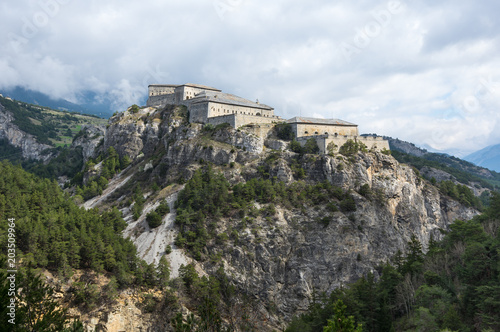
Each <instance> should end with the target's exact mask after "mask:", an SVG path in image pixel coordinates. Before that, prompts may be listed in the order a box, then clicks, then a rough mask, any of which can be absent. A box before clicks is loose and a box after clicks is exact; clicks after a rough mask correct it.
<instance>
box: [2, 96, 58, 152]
mask: <svg viewBox="0 0 500 332" xmlns="http://www.w3.org/2000/svg"><path fill="white" fill-rule="evenodd" d="M13 120H14V117H13V115H12V114H11V113H10V112H9V111H7V110H6V109H5V108H4V106H3V105H2V104H0V138H3V139H6V140H7V141H8V142H9V143H10V144H11V145H13V146H15V147H17V148H21V150H22V153H23V157H24V158H26V159H36V160H40V161H47V160H49V159H50V158H52V157H53V155H52V154H51V153H44V151H45V150H47V149H50V148H51V146H49V145H47V144H41V143H39V142H38V141H37V140H36V139H35V137H34V136H33V135H30V134H28V133H25V132H24V131H22V130H20V129H19V127H18V126H16V125H15V124H13V123H12V121H13Z"/></svg>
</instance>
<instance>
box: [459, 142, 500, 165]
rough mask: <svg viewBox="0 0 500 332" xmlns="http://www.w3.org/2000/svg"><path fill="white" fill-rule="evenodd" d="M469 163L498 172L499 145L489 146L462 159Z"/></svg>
mask: <svg viewBox="0 0 500 332" xmlns="http://www.w3.org/2000/svg"><path fill="white" fill-rule="evenodd" d="M464 160H467V161H469V162H471V163H474V164H476V165H478V166H481V167H486V168H489V169H492V170H494V171H497V172H500V144H495V145H490V146H487V147H485V148H483V149H481V150H478V151H476V152H474V153H471V154H469V155H467V156H465V157H464Z"/></svg>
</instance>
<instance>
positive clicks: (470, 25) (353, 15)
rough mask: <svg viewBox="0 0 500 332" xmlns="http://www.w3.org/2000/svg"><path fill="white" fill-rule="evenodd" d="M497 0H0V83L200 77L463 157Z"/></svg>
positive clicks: (126, 86) (494, 32)
mask: <svg viewBox="0 0 500 332" xmlns="http://www.w3.org/2000/svg"><path fill="white" fill-rule="evenodd" d="M499 12H500V2H498V0H482V1H472V0H467V1H466V0H454V1H451V0H443V1H431V0H421V1H409V0H402V1H378V0H371V1H366V0H337V1H327V0H312V1H308V2H306V1H297V0H286V1H285V0H274V1H262V0H198V1H194V0H182V1H181V0H175V1H174V0H162V1H159V0H142V1H130V0H120V1H118V0H107V1H97V0H87V1H78V0H25V1H7V0H2V1H1V2H0V89H6V88H9V87H13V86H16V85H22V86H24V87H26V88H29V89H33V90H38V91H41V92H44V93H46V94H49V95H50V96H52V97H54V98H60V97H62V98H66V99H68V100H70V101H75V102H78V99H79V98H80V96H81V93H82V92H83V91H93V92H96V93H97V94H98V96H99V97H100V98H102V99H103V100H111V101H112V105H113V108H115V109H118V110H123V109H124V108H125V107H126V106H128V105H131V104H133V103H139V102H141V101H143V100H144V98H145V96H146V94H147V85H148V84H152V83H174V84H181V83H199V84H205V85H210V86H214V87H217V88H219V89H222V90H223V91H225V92H229V93H233V94H236V95H240V96H242V97H245V98H248V99H251V100H255V99H259V101H260V102H262V103H266V104H268V105H271V106H273V107H274V108H275V110H276V114H278V115H281V116H282V117H284V118H291V117H293V116H296V115H302V116H311V117H323V118H332V117H334V118H341V119H343V120H347V121H350V122H354V123H357V124H359V128H360V132H361V133H377V134H379V135H388V136H392V137H399V138H401V139H404V140H408V141H411V142H414V143H416V144H417V145H419V146H425V147H430V148H433V149H437V150H444V151H448V152H454V153H455V154H456V155H458V156H463V155H464V154H467V153H468V152H472V151H474V150H478V149H480V148H483V147H485V146H487V145H492V144H498V143H500V130H499V129H500V128H499V126H500V125H499V119H500V112H499V111H498V110H499V106H500V58H499V57H498V54H499V46H500V45H499V41H500V29H499V25H500V23H499V22H500V20H498V17H497V16H498V13H499Z"/></svg>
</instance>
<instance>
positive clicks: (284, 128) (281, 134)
mask: <svg viewBox="0 0 500 332" xmlns="http://www.w3.org/2000/svg"><path fill="white" fill-rule="evenodd" d="M275 128H276V136H278V138H279V139H282V140H284V141H291V140H292V139H294V137H295V134H294V133H293V130H292V125H291V124H289V123H278V124H277V125H276V126H275Z"/></svg>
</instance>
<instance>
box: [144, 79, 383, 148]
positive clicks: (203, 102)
mask: <svg viewBox="0 0 500 332" xmlns="http://www.w3.org/2000/svg"><path fill="white" fill-rule="evenodd" d="M148 88H149V98H148V101H147V106H153V107H164V106H165V105H169V104H173V105H185V106H186V107H187V108H188V110H189V121H190V122H198V123H210V124H213V125H218V124H221V123H229V124H230V125H231V126H232V127H234V128H238V127H241V126H244V125H249V124H253V125H269V124H272V123H278V122H285V120H284V119H282V118H281V117H279V116H276V115H274V109H273V108H272V107H270V106H268V105H265V104H261V103H259V102H258V101H256V102H253V101H250V100H247V99H244V98H241V97H238V96H235V95H232V94H229V93H224V92H222V91H221V90H219V89H216V88H212V87H209V86H204V85H199V84H183V85H173V84H151V85H149V87H148ZM286 122H288V123H289V124H290V125H291V126H292V130H293V133H294V134H295V137H296V139H297V141H298V142H300V143H301V144H305V142H306V141H307V140H309V139H311V138H312V139H314V140H316V143H317V144H318V147H319V148H320V151H321V152H322V153H326V152H328V151H331V150H332V149H333V151H334V152H336V151H338V149H339V147H341V146H342V145H343V144H344V143H345V142H347V141H348V140H349V139H351V140H354V141H356V142H362V143H363V144H365V145H366V146H367V148H368V149H375V150H383V149H387V150H389V143H388V141H386V140H383V139H382V138H381V137H373V136H368V137H365V136H359V132H358V126H357V125H355V124H353V123H350V122H347V121H343V120H339V119H318V118H307V117H294V118H292V119H290V120H288V121H286Z"/></svg>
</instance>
